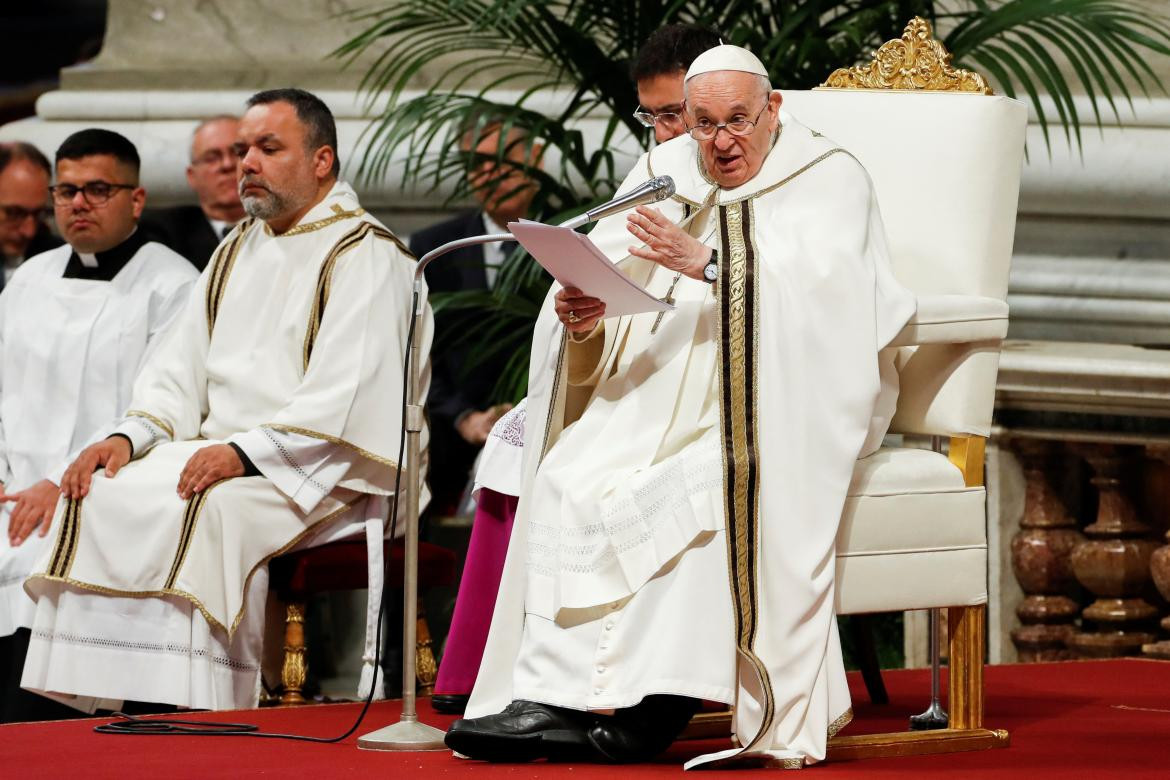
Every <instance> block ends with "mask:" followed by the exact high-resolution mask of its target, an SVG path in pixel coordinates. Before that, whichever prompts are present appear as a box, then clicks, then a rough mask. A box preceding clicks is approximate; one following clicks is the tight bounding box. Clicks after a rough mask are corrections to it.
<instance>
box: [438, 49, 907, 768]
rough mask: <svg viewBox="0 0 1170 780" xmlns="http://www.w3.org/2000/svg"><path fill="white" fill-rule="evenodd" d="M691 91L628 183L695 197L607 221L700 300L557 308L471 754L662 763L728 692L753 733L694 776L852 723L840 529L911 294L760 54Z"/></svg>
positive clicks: (845, 173)
mask: <svg viewBox="0 0 1170 780" xmlns="http://www.w3.org/2000/svg"><path fill="white" fill-rule="evenodd" d="M685 92H686V102H685V119H686V123H687V128H688V133H687V134H686V135H683V136H680V137H678V138H676V139H674V140H671V141H669V142H667V143H664V144H662V145H660V146H658V147H656V148H655V149H654V150H652V151H651V152H650V153H648V154H646V155H644V156H643V157H642V158H641V160H639V162H638V163H637V164H636V165H635V167H634V170H633V171H632V172H631V173H630V175H629V177H628V178H627V180H626V182H625V183H624V184H623V185H622V188H621V190H620V191H625V190H628V189H631V188H633V187H635V186H637V185H638V184H640V183H641V182H643V181H645V180H646V179H648V178H650V177H652V176H658V175H670V176H671V177H673V178H674V180H675V183H676V186H677V193H676V195H675V196H674V197H673V198H672V199H671V200H670V201H668V202H667V203H666V204H665V205H664V206H663V207H662V208H661V209H660V210H659V209H654V208H648V207H641V208H639V209H638V210H637V211H636V212H633V213H630V214H629V215H628V216H624V217H623V216H619V217H612V218H609V219H606V220H603V221H602V222H600V223H599V224H598V225H597V227H596V229H595V230H594V231H593V233H592V235H591V237H592V238H593V240H594V242H595V243H596V244H597V245H598V246H599V247H600V248H601V249H602V250H603V251H604V252H605V253H606V254H607V256H608V257H610V258H611V259H612V260H614V261H615V262H616V263H618V265H619V267H620V268H621V269H622V270H623V271H625V272H626V273H627V274H628V275H629V276H630V277H631V278H632V279H633V280H634V281H636V282H638V283H639V284H641V285H642V286H643V287H645V288H646V289H647V290H649V291H650V292H651V293H652V294H654V295H655V296H658V297H663V298H666V299H668V300H670V301H671V302H673V303H674V304H675V307H676V308H675V309H674V310H672V311H670V312H667V313H664V314H641V315H635V316H624V317H615V318H611V319H606V318H605V302H604V301H601V300H597V299H594V298H590V297H587V296H585V295H583V294H582V293H581V292H580V291H578V290H573V289H560V290H558V291H556V292H555V294H552V295H550V297H549V299H548V300H547V301H546V305H545V307H544V310H543V311H542V313H541V320H540V321H539V322H538V323H537V327H536V329H535V333H536V336H535V339H534V344H533V362H532V366H531V377H530V383H529V404H528V415H529V419H528V423H527V426H526V428H527V430H526V437H527V441H526V442H525V447H524V451H525V460H524V467H523V469H524V474H523V482H522V492H521V496H520V503H519V507H518V514H517V517H516V523H515V528H514V531H513V535H512V539H511V544H510V548H509V551H508V557H507V563H506V565H505V571H504V576H503V581H502V583H501V588H500V595H499V597H498V598H497V601H496V607H495V613H494V616H493V620H492V627H491V631H490V634H489V637H488V644H487V648H486V651H485V655H484V659H483V665H482V667H481V670H480V674H479V677H478V680H477V683H476V687H475V689H474V691H473V693H472V696H471V700H470V703H469V705H468V708H467V718H466V719H464V720H460V721H457V722H456V723H455V724H454V725H453V726H452V728H451V730H450V731H449V733H448V735H447V744H448V746H449V747H451V748H452V749H453V750H454V751H455V752H456V753H459V754H461V755H463V756H467V757H470V758H476V759H485V760H489V761H523V760H533V759H538V758H549V759H554V760H564V759H572V760H597V761H609V762H627V761H641V760H646V759H648V758H650V757H652V756H654V755H656V754H657V753H659V752H661V751H662V750H664V749H665V748H666V747H667V746H669V744H670V743H671V741H672V740H673V739H674V737H675V736H676V735H677V734H678V732H679V731H680V730H681V729H682V728H683V727H684V726H685V725H686V723H687V721H688V720H689V718H690V716H691V715H692V714H693V713H694V712H695V710H696V709H697V707H698V703H699V701H700V700H703V699H707V700H714V701H721V702H726V703H729V704H732V703H733V704H734V705H735V722H734V733H735V735H736V744H735V746H734V747H731V748H729V749H728V750H724V751H721V752H718V753H714V754H711V755H706V756H700V757H699V758H696V759H694V760H693V761H691V762H690V763H689V764H688V765H687V766H688V768H689V767H692V766H700V765H717V764H724V763H732V762H742V761H749V762H752V763H761V762H762V763H766V764H770V765H777V766H783V767H793V768H795V767H799V766H804V765H807V764H811V763H814V762H816V761H820V760H822V759H823V758H824V757H825V751H826V744H827V741H828V738H829V737H830V736H831V735H832V734H833V733H835V732H836V731H837V730H839V729H840V728H841V727H843V726H844V725H845V724H846V723H847V722H848V720H849V718H850V701H849V692H848V689H847V687H846V682H845V672H844V668H843V665H842V658H841V649H840V642H839V639H838V636H837V624H836V621H835V620H834V615H833V583H834V566H835V557H834V542H835V538H836V535H837V528H838V523H839V521H840V517H841V511H842V507H843V504H844V501H845V496H846V492H847V489H848V486H849V481H850V476H851V474H852V471H853V465H854V461H855V460H856V459H857V458H858V457H861V456H864V455H866V454H868V453H870V452H872V451H874V450H875V449H876V448H877V447H878V446H879V444H880V442H881V439H882V437H883V435H884V434H885V431H886V428H887V426H888V423H889V419H890V417H891V415H892V413H893V410H894V405H895V401H896V395H897V376H896V374H895V372H894V370H893V356H892V353H890V352H888V351H887V352H883V348H884V347H885V346H886V345H887V344H888V343H889V342H890V341H891V339H892V338H893V337H894V336H895V335H896V334H897V333H898V331H899V330H900V329H901V327H902V326H903V324H905V323H906V321H907V320H908V319H909V318H910V317H911V315H912V314H913V312H914V309H915V301H914V297H913V296H912V295H911V294H910V293H909V292H908V291H907V290H905V289H904V288H903V287H902V286H900V285H899V284H898V282H897V281H896V280H895V279H894V277H893V275H892V273H891V271H890V265H889V258H888V255H887V250H886V245H885V236H884V232H883V228H882V222H881V217H880V215H879V213H878V208H877V204H876V201H875V197H874V193H873V189H872V187H871V185H870V181H869V178H868V176H867V174H866V172H865V170H864V169H863V168H862V167H861V165H860V164H859V163H858V162H857V160H855V159H854V158H853V157H852V156H851V155H850V154H849V152H848V151H846V150H845V149H842V148H840V147H839V146H837V145H836V144H835V143H834V142H833V141H832V140H830V139H828V138H825V137H823V136H822V135H820V134H819V133H817V132H816V131H815V130H813V129H811V128H808V127H805V126H803V125H801V124H800V123H799V122H798V121H797V120H796V119H794V118H793V117H791V116H789V115H788V114H786V113H785V112H783V111H782V110H781V103H782V98H781V94H780V93H779V92H777V91H775V90H773V89H772V88H771V85H770V84H769V82H768V77H767V71H766V70H765V69H764V67H763V65H762V64H761V63H760V61H759V60H758V59H757V58H756V57H755V56H754V55H752V54H751V53H750V52H748V51H746V50H744V49H741V48H738V47H734V46H718V47H716V48H714V49H711V50H709V51H707V52H705V53H703V54H702V55H700V56H699V57H698V58H697V59H696V60H695V61H694V63H693V64H692V66H691V67H690V69H689V70H688V72H687V76H686V82H685ZM620 191H619V192H620ZM631 239H632V241H631ZM631 243H632V245H631ZM554 318H555V319H554ZM557 320H559V322H560V323H561V324H563V328H562V327H559V326H558V323H557Z"/></svg>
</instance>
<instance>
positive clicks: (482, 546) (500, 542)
mask: <svg viewBox="0 0 1170 780" xmlns="http://www.w3.org/2000/svg"><path fill="white" fill-rule="evenodd" d="M517 501H518V499H517V497H516V496H506V495H504V494H503V493H497V492H496V491H494V490H492V489H490V488H480V491H479V500H478V503H477V504H476V508H475V520H474V522H473V523H472V526H471V541H470V543H469V544H468V546H467V561H466V562H465V563H464V566H463V579H462V580H461V581H460V583H459V596H458V597H457V598H456V599H455V615H454V617H452V619H451V632H450V633H449V634H448V635H447V646H446V649H445V650H444V652H443V660H442V661H441V662H440V663H439V677H438V679H437V680H435V693H445V694H469V693H471V689H472V687H473V686H474V685H475V676H476V675H477V674H479V662H480V661H481V660H482V659H483V648H484V645H485V644H486V643H487V635H488V627H489V626H490V625H491V622H492V611H493V610H494V609H495V607H496V593H497V592H498V591H499V589H500V576H501V575H502V574H503V572H504V558H505V557H506V556H507V554H508V538H509V537H510V536H511V535H512V520H513V519H515V517H516V503H517Z"/></svg>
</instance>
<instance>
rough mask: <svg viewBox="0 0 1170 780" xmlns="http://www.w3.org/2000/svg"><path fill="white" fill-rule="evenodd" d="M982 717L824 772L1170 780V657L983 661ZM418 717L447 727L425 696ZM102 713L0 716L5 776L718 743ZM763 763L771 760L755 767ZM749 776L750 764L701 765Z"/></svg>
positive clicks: (899, 675) (860, 713) (381, 718)
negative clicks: (388, 732)
mask: <svg viewBox="0 0 1170 780" xmlns="http://www.w3.org/2000/svg"><path fill="white" fill-rule="evenodd" d="M885 677H886V685H887V687H888V688H889V691H890V700H891V703H890V704H889V705H888V706H886V707H872V706H870V705H869V704H868V703H867V699H866V698H865V693H864V690H863V689H862V687H861V684H860V680H858V679H853V676H851V680H850V682H851V684H852V685H853V686H854V701H855V702H856V704H855V710H856V718H855V720H854V722H853V724H852V725H850V726H849V728H848V729H847V730H846V733H849V734H862V733H866V732H876V731H883V730H902V729H903V728H904V725H905V722H906V717H907V716H908V715H910V714H912V713H915V712H919V711H921V710H922V709H924V708H925V705H926V703H927V702H926V692H927V690H928V689H927V680H928V675H927V673H926V672H925V671H917V670H916V671H894V672H887V673H886V675H885ZM986 677H987V689H988V701H987V724H986V725H987V726H988V727H989V728H1004V729H1008V730H1009V731H1011V737H1012V745H1011V747H1010V748H1007V749H1004V750H991V751H985V752H980V753H955V754H951V755H941V756H918V757H913V758H896V759H894V758H891V759H874V760H869V761H857V762H842V763H838V764H822V765H819V766H817V767H815V768H812V769H809V770H807V771H809V772H812V773H814V774H813V776H814V777H816V778H835V777H870V776H885V777H896V776H898V775H908V774H915V775H917V776H920V777H925V778H935V777H940V776H942V775H944V774H948V775H950V776H952V777H958V778H966V777H980V778H982V777H1021V778H1028V780H1041V779H1042V778H1057V777H1059V778H1091V777H1117V778H1130V779H1132V778H1154V777H1158V778H1165V777H1170V662H1160V661H1143V660H1121V661H1086V662H1074V663H1064V664H1037V665H1029V666H999V667H988V669H987V673H986ZM420 704H421V707H420V711H421V715H422V719H423V720H424V721H426V722H429V723H432V724H434V725H439V726H445V725H446V724H447V723H449V722H450V721H451V720H452V719H451V718H448V717H443V716H439V715H435V714H434V713H432V712H431V711H430V709H429V706H427V702H426V701H425V700H424V701H422V702H420ZM358 706H359V705H354V704H336V705H319V706H309V707H303V708H300V709H265V710H250V711H245V712H230V713H227V712H220V713H200V714H190V715H186V716H185V717H187V718H189V719H200V720H215V721H242V722H248V723H256V724H258V725H260V727H261V728H263V729H265V730H268V731H294V732H297V733H309V734H315V735H322V736H331V735H335V734H339V733H341V732H342V731H344V730H345V729H346V728H348V727H349V725H350V723H352V720H353V718H354V717H355V715H356V713H357V711H358ZM397 709H398V703H397V702H382V703H381V704H378V705H376V706H375V707H373V708H372V709H371V712H370V715H369V716H368V717H367V719H366V722H365V723H363V724H362V726H361V727H360V728H359V731H358V733H359V734H364V733H367V732H369V731H372V730H374V729H376V728H379V727H381V726H384V725H386V724H388V723H391V722H393V721H394V720H395V719H396V712H397ZM99 722H104V721H96V720H78V721H60V722H55V723H34V724H18V725H11V726H0V776H2V777H5V778H25V777H29V778H32V777H77V778H91V777H92V778H103V777H109V778H127V777H151V778H172V777H173V778H186V777H192V778H194V777H198V778H215V777H242V776H270V777H280V778H285V777H317V778H331V777H342V776H361V777H368V778H390V777H404V776H407V775H412V776H414V777H420V778H429V777H453V776H460V775H462V776H466V777H469V778H497V777H499V778H503V777H507V778H528V777H542V778H548V777H562V778H586V777H590V778H593V777H599V778H600V777H608V778H626V780H637V778H641V777H679V776H681V772H682V770H681V767H680V764H681V762H682V761H684V760H686V759H688V758H690V757H692V756H694V755H698V754H699V753H703V752H708V751H710V750H713V749H718V748H719V747H721V745H722V744H724V743H722V742H721V741H707V742H685V743H679V744H677V745H676V746H675V747H674V748H672V750H671V751H670V752H669V753H668V754H667V755H666V756H664V757H663V758H662V759H660V760H659V761H658V762H657V763H655V764H650V765H643V766H638V767H628V766H627V767H610V766H593V765H554V766H550V765H546V764H517V765H500V766H491V765H486V764H480V763H475V762H468V761H462V760H458V759H455V758H452V757H451V755H450V754H449V753H446V752H437V753H376V752H366V751H359V750H358V749H357V748H356V747H355V745H354V738H353V737H351V738H350V739H349V740H348V741H347V742H346V743H342V744H338V745H314V744H307V743H299V742H289V741H285V740H273V739H254V738H240V737H175V736H165V737H153V736H152V737H147V736H117V735H102V734H95V733H94V732H93V731H92V728H93V726H94V725H95V723H99ZM761 771H767V770H761ZM732 774H734V775H736V776H741V777H742V776H743V772H734V773H733V772H704V773H702V774H701V775H698V776H699V777H710V776H712V775H721V776H722V775H732Z"/></svg>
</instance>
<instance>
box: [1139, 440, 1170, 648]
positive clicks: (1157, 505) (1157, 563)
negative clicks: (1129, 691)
mask: <svg viewBox="0 0 1170 780" xmlns="http://www.w3.org/2000/svg"><path fill="white" fill-rule="evenodd" d="M1146 455H1147V456H1148V458H1149V463H1148V466H1149V467H1148V469H1147V477H1146V490H1145V495H1146V517H1147V518H1148V519H1149V520H1150V522H1151V523H1152V524H1154V525H1156V526H1158V527H1160V528H1161V529H1162V530H1165V531H1166V535H1165V538H1166V542H1167V544H1166V545H1164V546H1162V547H1159V548H1158V549H1157V550H1154V552H1153V554H1152V555H1151V556H1150V577H1151V579H1153V581H1154V587H1156V588H1157V589H1158V592H1159V593H1160V594H1161V595H1162V598H1163V599H1165V600H1166V601H1167V602H1170V445H1167V444H1159V445H1149V446H1147V447H1146ZM1162 607H1163V613H1164V615H1165V617H1163V618H1162V623H1161V626H1162V635H1163V637H1164V638H1163V639H1162V640H1161V641H1159V642H1154V643H1152V644H1147V645H1143V646H1142V653H1143V654H1144V655H1146V656H1148V657H1151V658H1160V659H1163V660H1170V610H1167V609H1166V608H1165V607H1166V605H1165V604H1163V605H1162Z"/></svg>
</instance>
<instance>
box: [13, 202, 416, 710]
mask: <svg viewBox="0 0 1170 780" xmlns="http://www.w3.org/2000/svg"><path fill="white" fill-rule="evenodd" d="M414 268H415V263H414V260H413V258H412V257H411V256H410V254H409V252H408V251H407V250H406V249H405V248H404V247H403V245H402V244H401V243H400V242H399V241H398V239H397V238H395V237H394V236H393V235H392V234H391V233H390V232H389V231H387V230H386V229H385V228H384V227H383V226H382V225H381V224H380V223H378V222H377V221H376V220H374V219H373V218H372V217H370V216H369V215H367V214H365V212H364V211H363V210H362V209H361V208H360V207H359V205H358V202H357V198H356V196H355V195H354V192H353V190H352V189H351V188H350V187H349V186H348V185H346V184H344V183H338V184H336V185H335V186H334V187H333V189H332V190H331V191H330V192H329V194H328V195H327V196H326V198H325V199H324V200H323V201H322V202H321V203H319V204H318V205H316V206H315V207H313V208H312V209H311V210H310V211H309V212H308V213H307V214H306V215H305V216H304V217H303V218H302V220H301V221H300V222H299V223H298V224H297V225H296V226H294V227H293V228H291V229H289V230H287V231H286V232H284V233H282V234H278V235H274V234H273V233H272V231H271V229H270V228H268V226H267V225H266V224H265V223H263V222H260V221H257V220H254V219H249V220H245V221H244V222H243V223H241V224H240V225H239V226H237V228H236V229H235V230H234V231H233V233H232V234H230V235H229V236H228V237H227V238H226V239H225V240H224V242H223V243H222V244H221V245H220V248H219V249H218V250H217V252H216V255H215V256H214V257H213V258H212V262H211V263H210V264H209V265H208V267H207V269H206V270H205V271H204V273H203V275H202V276H201V277H200V279H199V281H198V283H197V284H196V285H195V288H194V290H193V292H192V295H191V297H190V299H189V301H188V303H187V307H186V309H185V310H184V312H183V314H182V315H181V316H180V318H179V320H178V321H177V322H176V324H175V327H174V328H173V329H172V331H171V332H170V334H169V337H168V338H167V340H165V341H164V342H163V343H162V344H161V345H160V348H159V350H158V352H157V353H156V354H155V356H154V357H153V358H152V359H151V360H150V361H149V362H148V364H147V365H146V367H145V368H144V370H143V373H142V375H141V376H140V377H139V380H138V382H137V383H136V384H135V389H134V397H133V400H132V403H131V410H130V411H129V412H128V413H127V417H126V419H125V420H124V421H123V422H122V424H121V425H120V426H119V428H118V432H120V433H123V434H124V435H126V436H128V437H129V438H130V439H131V441H132V442H133V449H134V460H132V461H131V462H130V463H129V464H128V465H127V466H126V467H124V468H123V469H122V470H121V471H120V472H119V473H118V474H117V475H116V476H115V477H113V478H112V479H107V478H105V477H104V476H102V474H101V472H98V473H97V474H95V476H94V480H93V486H92V488H91V490H90V493H89V495H87V496H86V497H84V498H83V499H81V500H79V501H62V502H61V503H60V504H59V506H58V510H57V517H56V518H55V520H54V523H55V525H54V527H55V528H56V529H58V530H57V534H56V538H55V540H54V543H53V544H52V546H51V549H49V550H47V551H46V554H45V555H44V556H43V557H42V558H41V560H40V562H39V565H38V567H37V569H36V573H35V574H34V575H33V576H32V577H31V578H30V579H29V580H28V582H27V585H26V588H27V590H28V591H29V593H30V594H31V595H32V596H34V598H35V599H36V601H37V612H36V617H35V620H34V623H33V627H32V637H31V642H30V646H29V653H28V660H27V661H26V663H25V671H24V677H23V679H22V685H23V687H25V688H28V689H32V690H36V691H39V692H44V693H47V694H50V695H53V696H54V697H55V698H58V699H61V700H63V701H65V702H67V703H70V704H72V705H74V706H77V707H79V708H83V709H93V708H95V707H97V706H101V705H102V704H103V702H104V701H114V702H116V701H117V700H123V699H133V700H145V701H152V702H162V703H169V704H175V705H180V706H186V707H199V708H211V709H224V708H231V707H249V706H254V705H255V704H256V701H257V698H258V692H259V687H260V657H261V644H262V638H263V629H264V604H265V596H266V591H267V565H266V564H267V563H268V561H269V560H271V559H272V558H273V557H275V556H276V555H279V554H281V553H283V552H285V551H288V550H291V549H293V548H295V547H298V546H307V545H312V544H320V543H323V542H326V541H332V540H334V539H337V538H340V537H341V536H344V535H347V534H349V533H352V532H354V531H358V530H359V529H360V528H361V527H362V526H365V527H366V530H367V533H376V535H377V537H376V538H377V539H378V540H379V543H378V544H377V545H371V546H376V547H377V549H379V550H380V549H381V544H380V540H381V536H382V532H383V523H384V521H385V518H386V510H387V500H386V497H388V496H391V495H392V494H393V493H394V490H395V479H396V476H397V462H396V461H397V458H398V446H399V440H400V432H401V431H400V411H399V410H400V405H401V401H402V389H403V388H402V363H403V358H404V356H405V347H406V333H407V328H408V325H409V322H410V315H411V312H410V291H411V288H412V284H413V274H414ZM430 335H431V334H430V320H429V314H428V318H427V321H426V323H425V326H424V328H423V332H422V333H419V334H417V338H420V339H422V342H421V344H422V354H423V355H424V356H425V355H427V354H429V347H430ZM424 376H426V374H424ZM424 381H425V380H424ZM217 442H232V443H235V444H236V445H238V446H239V447H240V448H241V449H242V450H243V451H244V452H245V453H246V454H247V455H248V457H249V459H250V460H251V461H252V462H253V463H254V464H255V466H256V467H257V468H258V470H259V471H260V472H261V475H260V476H245V477H238V478H233V479H227V480H223V481H221V482H218V483H216V484H215V485H213V486H211V487H210V488H208V489H206V490H204V491H203V492H202V493H200V494H196V495H195V496H193V497H192V498H191V499H190V500H188V501H184V500H182V499H181V498H179V496H178V494H177V491H176V487H177V484H178V479H179V474H180V472H181V471H182V469H183V466H184V465H185V463H186V462H187V460H188V459H189V458H190V457H191V456H192V455H194V453H195V452H196V451H198V450H199V449H200V448H202V447H206V446H208V445H210V444H215V443H217ZM423 498H424V500H425V496H424V497H423ZM371 587H372V589H373V587H374V586H373V585H372V586H371ZM378 587H380V584H379V585H378ZM370 661H372V659H367V666H368V667H370V668H372V666H371V665H370ZM366 671H370V669H367V670H366ZM371 682H372V681H370V680H367V681H366V684H371Z"/></svg>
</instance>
